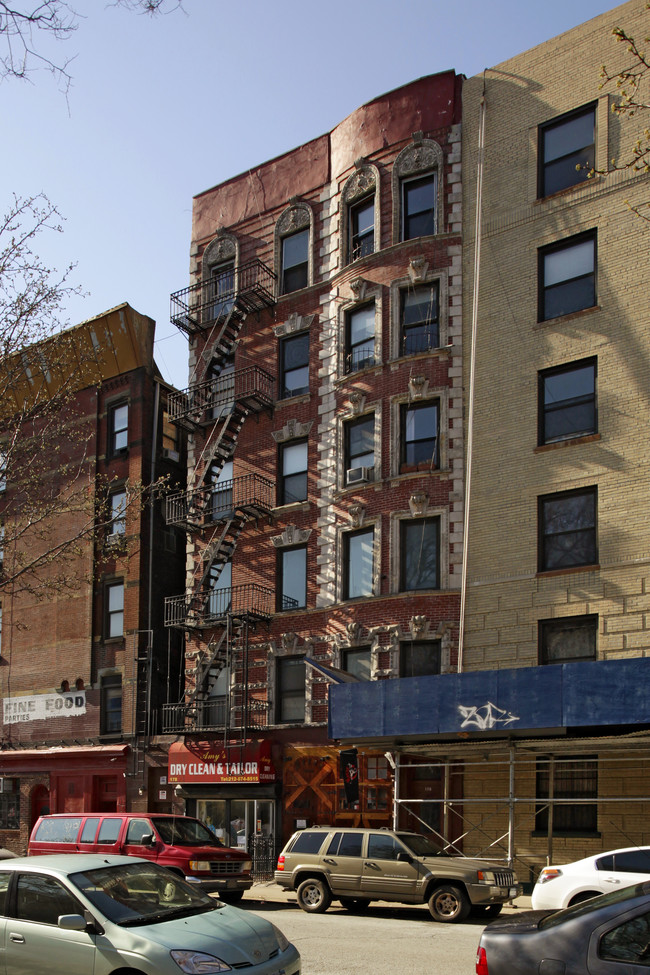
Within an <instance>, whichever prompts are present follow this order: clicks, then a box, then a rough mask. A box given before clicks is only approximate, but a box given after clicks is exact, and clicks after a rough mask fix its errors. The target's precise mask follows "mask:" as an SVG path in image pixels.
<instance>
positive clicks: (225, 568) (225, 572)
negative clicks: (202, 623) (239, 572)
mask: <svg viewBox="0 0 650 975" xmlns="http://www.w3.org/2000/svg"><path fill="white" fill-rule="evenodd" d="M207 581H208V598H207V604H206V610H207V614H208V616H209V617H210V618H212V619H214V618H215V617H217V618H219V619H220V618H221V617H223V616H225V615H226V613H228V612H229V611H230V608H231V606H232V563H231V562H219V561H217V560H216V559H215V561H214V562H212V564H211V565H210V568H209V570H208V580H207Z"/></svg>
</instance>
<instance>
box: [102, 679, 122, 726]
mask: <svg viewBox="0 0 650 975" xmlns="http://www.w3.org/2000/svg"><path fill="white" fill-rule="evenodd" d="M100 723H101V733H102V734H103V735H117V734H119V733H120V732H121V731H122V675H121V674H108V675H107V676H106V677H102V679H101V722H100Z"/></svg>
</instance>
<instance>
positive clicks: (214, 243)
mask: <svg viewBox="0 0 650 975" xmlns="http://www.w3.org/2000/svg"><path fill="white" fill-rule="evenodd" d="M227 261H232V262H233V263H234V265H235V271H236V270H237V266H238V264H239V241H238V240H237V238H236V237H235V235H234V234H231V233H229V232H228V231H227V230H218V231H217V236H216V237H213V238H212V240H211V241H210V243H209V244H208V246H207V247H206V248H205V250H204V251H203V257H202V260H201V274H202V278H203V281H204V283H205V282H207V281H208V280H209V279H210V275H211V273H212V268H213V267H214V266H215V265H217V264H225V263H226V262H227Z"/></svg>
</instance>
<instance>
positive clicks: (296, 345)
mask: <svg viewBox="0 0 650 975" xmlns="http://www.w3.org/2000/svg"><path fill="white" fill-rule="evenodd" d="M308 392H309V332H299V333H298V334H297V335H289V336H288V337H287V338H284V339H282V340H281V342H280V399H288V398H289V397H290V396H301V395H302V394H303V393H308Z"/></svg>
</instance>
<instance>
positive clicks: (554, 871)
mask: <svg viewBox="0 0 650 975" xmlns="http://www.w3.org/2000/svg"><path fill="white" fill-rule="evenodd" d="M561 876H562V871H561V870H560V869H559V868H558V867H543V868H542V869H541V870H540V874H539V877H538V878H537V883H538V884H545V883H546V882H547V881H548V880H555V878H556V877H561Z"/></svg>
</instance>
